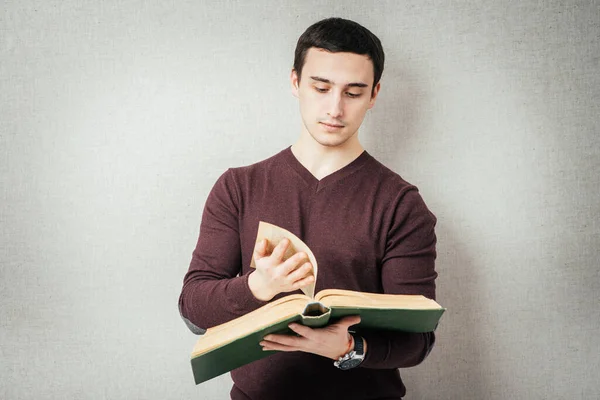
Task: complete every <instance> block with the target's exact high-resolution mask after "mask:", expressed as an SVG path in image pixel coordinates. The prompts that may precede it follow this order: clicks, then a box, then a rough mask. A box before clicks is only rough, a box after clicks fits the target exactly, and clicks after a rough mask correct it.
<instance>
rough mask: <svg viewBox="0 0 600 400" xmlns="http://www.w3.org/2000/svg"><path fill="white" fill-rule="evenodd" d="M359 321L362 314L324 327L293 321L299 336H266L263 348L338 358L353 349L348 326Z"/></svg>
mask: <svg viewBox="0 0 600 400" xmlns="http://www.w3.org/2000/svg"><path fill="white" fill-rule="evenodd" d="M359 322H360V316H358V315H353V316H349V317H344V318H342V319H340V320H339V321H338V322H336V323H335V324H331V325H328V326H326V327H324V328H316V329H313V328H309V327H308V326H304V325H300V324H294V323H292V324H290V325H289V327H290V329H291V330H293V331H294V332H296V333H297V334H298V336H291V335H274V334H271V335H267V336H265V338H264V340H263V341H262V342H260V345H261V346H262V347H263V350H279V351H303V352H306V353H313V354H318V355H320V356H323V357H327V358H331V359H332V360H337V359H338V358H340V357H341V356H343V355H344V354H346V353H347V352H348V351H349V349H351V343H352V336H351V335H350V334H349V333H348V328H349V327H351V326H352V325H356V324H358V323H359ZM365 352H366V348H365Z"/></svg>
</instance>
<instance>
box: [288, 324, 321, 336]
mask: <svg viewBox="0 0 600 400" xmlns="http://www.w3.org/2000/svg"><path fill="white" fill-rule="evenodd" d="M288 327H289V328H290V329H291V330H292V331H294V332H296V333H297V334H298V335H300V336H302V337H304V338H306V339H311V338H313V337H314V336H315V332H314V331H313V330H312V329H311V328H309V327H308V326H304V325H300V324H293V323H292V324H289V325H288Z"/></svg>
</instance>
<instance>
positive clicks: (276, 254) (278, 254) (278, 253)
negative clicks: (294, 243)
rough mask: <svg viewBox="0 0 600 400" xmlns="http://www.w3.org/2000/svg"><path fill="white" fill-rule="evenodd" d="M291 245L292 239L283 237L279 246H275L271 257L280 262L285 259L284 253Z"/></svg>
mask: <svg viewBox="0 0 600 400" xmlns="http://www.w3.org/2000/svg"><path fill="white" fill-rule="evenodd" d="M289 245H290V241H289V240H288V239H283V240H282V241H281V242H279V244H277V246H275V249H273V253H272V254H271V257H273V258H274V259H275V260H276V261H278V262H279V263H280V262H281V261H282V260H283V255H284V254H285V251H286V250H287V248H288V246H289Z"/></svg>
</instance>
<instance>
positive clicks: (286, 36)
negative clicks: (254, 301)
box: [0, 0, 600, 399]
mask: <svg viewBox="0 0 600 400" xmlns="http://www.w3.org/2000/svg"><path fill="white" fill-rule="evenodd" d="M599 10H600V5H599V4H598V2H597V1H577V2H575V1H570V2H569V1H556V0H553V1H546V2H540V1H535V0H527V1H519V2H517V1H510V2H509V1H504V2H503V1H471V2H469V1H445V2H442V1H440V2H432V1H417V0H414V1H402V2H398V1H386V2H383V1H382V2H374V3H372V4H369V3H363V2H359V1H352V2H339V1H310V2H309V1H307V2H297V1H296V2H288V3H287V4H284V3H280V2H275V1H273V2H268V1H260V2H249V1H248V2H242V1H225V2H221V3H217V2H215V3H212V4H208V3H207V4H202V3H201V2H185V4H184V2H178V3H177V5H176V6H175V5H172V4H168V3H167V2H162V1H153V2H142V1H138V2H132V1H130V2H127V3H126V4H122V2H116V1H106V2H95V1H72V0H71V1H62V2H58V1H43V2H42V1H38V2H34V1H9V2H6V1H5V2H3V3H2V5H1V6H0V115H1V116H0V179H1V191H0V202H1V206H0V226H1V229H0V235H1V236H0V240H1V247H0V262H1V272H0V296H1V299H2V303H1V312H0V328H1V332H0V340H1V343H0V363H1V364H0V377H1V378H0V398H2V399H64V398H82V399H182V398H202V399H225V398H227V397H228V390H229V385H230V380H229V378H228V377H227V376H223V377H221V378H217V379H215V380H212V381H210V382H208V383H205V384H202V385H199V386H195V385H194V384H193V379H192V375H191V370H190V366H189V360H188V357H189V353H190V350H191V348H192V346H193V344H194V342H195V339H196V338H195V336H193V335H192V334H191V333H190V332H189V331H187V328H186V327H185V326H184V324H183V323H182V321H181V320H180V318H179V315H178V311H177V297H178V294H179V291H180V288H181V282H182V278H183V275H184V273H185V272H186V270H187V266H188V263H189V260H190V256H191V252H192V249H193V247H194V245H195V241H196V238H197V234H198V226H199V221H200V215H201V211H202V207H203V204H204V200H205V198H206V195H207V194H208V191H209V190H210V188H211V187H212V185H213V183H214V181H215V180H216V178H217V177H218V176H219V175H220V174H221V173H222V172H223V171H224V170H225V169H226V168H228V167H230V166H239V165H244V164H248V163H251V162H255V161H258V160H261V159H263V158H266V157H268V156H270V155H271V154H273V153H275V152H277V151H279V150H281V149H282V148H283V147H285V146H287V145H289V144H291V143H292V142H293V141H294V140H295V138H296V137H297V135H298V133H299V117H298V112H297V104H296V101H295V98H293V97H292V96H291V94H290V91H289V84H288V75H289V71H290V68H291V63H292V54H293V48H294V46H295V42H296V40H297V37H298V36H299V35H300V33H301V32H302V31H303V30H304V29H305V28H306V27H307V26H308V25H309V24H310V23H312V22H315V21H316V20H318V19H320V18H323V17H327V16H332V15H337V16H342V17H348V18H352V19H355V20H357V21H358V22H360V23H363V24H364V25H366V26H367V27H368V28H370V29H372V30H373V31H374V32H375V33H376V34H377V35H379V36H380V38H381V39H382V42H383V44H384V47H385V50H386V51H387V68H386V70H385V72H384V77H383V80H382V92H381V96H380V99H379V101H378V104H377V105H376V107H375V108H374V109H373V110H372V112H371V113H370V116H369V117H368V118H367V120H366V122H365V124H364V126H363V129H362V130H361V133H360V135H361V137H362V140H363V143H364V144H365V146H366V148H367V150H368V151H369V152H371V153H372V154H373V155H375V156H376V157H377V158H379V159H380V160H381V161H383V162H384V163H386V164H387V165H389V166H390V167H391V168H392V169H394V170H395V171H397V172H399V173H400V174H401V175H403V176H404V177H405V178H406V179H407V180H409V181H410V182H412V183H415V184H417V185H418V186H419V187H420V189H421V192H422V194H423V196H424V198H425V200H426V201H427V203H428V205H429V206H430V208H431V209H432V210H433V211H434V212H435V214H436V215H437V216H438V219H439V225H438V236H439V247H438V249H439V257H438V264H437V266H438V271H439V274H440V275H439V279H438V301H439V302H440V303H441V304H443V305H444V306H446V307H447V308H448V312H447V314H446V315H445V316H444V318H443V320H442V323H441V325H440V327H439V330H438V343H437V347H436V348H435V350H434V351H433V353H432V354H431V356H430V357H429V358H428V359H427V360H426V361H425V363H423V364H422V365H421V366H418V367H416V368H413V369H409V370H405V371H402V373H403V375H404V377H405V380H406V384H407V386H408V391H409V396H408V397H407V398H408V399H441V398H448V399H546V398H569V399H595V398H599V397H600V384H599V382H598V376H600V361H599V355H598V353H599V352H600V350H599V349H600V335H599V334H598V332H599V330H600V311H599V308H598V304H599V303H600V294H599V293H600V275H599V272H598V271H599V270H598V259H599V258H600V257H599V250H598V249H599V247H600V246H599V245H600V222H599V220H598V215H599V213H600V191H599V186H600V177H599V173H600V171H599V170H600V149H599V145H600V137H599V133H600V132H599V121H598V120H599V117H598V116H599V115H600V68H599V57H600V48H599V47H600V43H599V42H600V25H599V24H600V22H599V21H600V11H599Z"/></svg>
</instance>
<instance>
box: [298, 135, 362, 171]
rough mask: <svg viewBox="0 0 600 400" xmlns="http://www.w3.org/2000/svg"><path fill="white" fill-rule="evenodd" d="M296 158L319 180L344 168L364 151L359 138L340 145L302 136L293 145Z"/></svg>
mask: <svg viewBox="0 0 600 400" xmlns="http://www.w3.org/2000/svg"><path fill="white" fill-rule="evenodd" d="M291 150H292V153H293V154H294V156H295V157H296V159H297V160H298V161H299V162H300V164H302V165H303V166H304V167H305V168H306V169H307V170H309V171H310V173H311V174H312V175H313V176H314V177H315V178H317V179H318V180H321V179H323V178H324V177H326V176H327V175H331V174H332V173H334V172H336V171H338V170H340V169H342V168H344V167H345V166H346V165H348V164H350V163H351V162H352V161H354V160H356V159H357V158H358V157H359V156H360V155H361V154H362V153H363V151H364V148H363V147H362V145H361V144H360V142H359V141H358V139H357V138H350V139H349V140H347V141H346V142H345V143H344V144H342V145H340V146H323V145H321V144H319V143H317V142H316V141H315V140H314V139H312V138H310V139H308V138H305V137H301V138H300V139H299V140H298V141H297V142H296V143H294V144H293V145H292V148H291Z"/></svg>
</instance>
